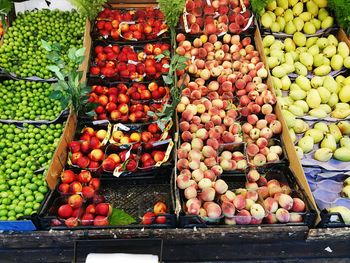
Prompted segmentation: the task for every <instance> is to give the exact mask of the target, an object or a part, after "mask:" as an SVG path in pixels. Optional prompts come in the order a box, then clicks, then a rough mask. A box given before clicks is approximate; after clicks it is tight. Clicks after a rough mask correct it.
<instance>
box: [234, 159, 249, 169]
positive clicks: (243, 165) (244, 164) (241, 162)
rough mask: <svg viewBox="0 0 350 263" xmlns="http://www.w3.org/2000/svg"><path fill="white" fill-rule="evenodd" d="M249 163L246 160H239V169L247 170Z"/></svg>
mask: <svg viewBox="0 0 350 263" xmlns="http://www.w3.org/2000/svg"><path fill="white" fill-rule="evenodd" d="M247 167H248V164H247V161H246V160H239V161H238V162H237V170H245V169H247Z"/></svg>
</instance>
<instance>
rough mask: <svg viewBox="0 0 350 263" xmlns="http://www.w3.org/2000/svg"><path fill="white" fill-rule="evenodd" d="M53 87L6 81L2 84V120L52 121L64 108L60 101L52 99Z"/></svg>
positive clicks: (34, 83) (22, 81)
mask: <svg viewBox="0 0 350 263" xmlns="http://www.w3.org/2000/svg"><path fill="white" fill-rule="evenodd" d="M52 90H53V87H52V85H51V84H49V83H43V82H33V81H24V80H20V81H14V80H5V81H3V82H1V83H0V98H2V99H1V100H0V119H3V120H17V121H24V120H31V121H42V120H48V121H52V120H54V119H56V118H57V117H58V115H59V114H60V113H61V111H62V108H61V105H60V102H59V101H58V100H54V99H50V98H49V95H50V93H51V91H52Z"/></svg>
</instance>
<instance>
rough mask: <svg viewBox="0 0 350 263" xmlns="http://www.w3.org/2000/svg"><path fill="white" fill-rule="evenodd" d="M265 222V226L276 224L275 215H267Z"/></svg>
mask: <svg viewBox="0 0 350 263" xmlns="http://www.w3.org/2000/svg"><path fill="white" fill-rule="evenodd" d="M265 222H266V223H267V224H276V223H277V218H276V215H275V214H268V215H267V216H266V217H265Z"/></svg>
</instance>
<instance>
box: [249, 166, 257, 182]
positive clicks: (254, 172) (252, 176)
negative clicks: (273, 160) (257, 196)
mask: <svg viewBox="0 0 350 263" xmlns="http://www.w3.org/2000/svg"><path fill="white" fill-rule="evenodd" d="M259 178H260V173H259V172H258V171H257V170H256V169H251V170H250V171H249V172H248V174H247V179H248V181H249V182H257V181H258V180H259Z"/></svg>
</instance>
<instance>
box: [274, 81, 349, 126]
mask: <svg viewBox="0 0 350 263" xmlns="http://www.w3.org/2000/svg"><path fill="white" fill-rule="evenodd" d="M275 80H276V79H275ZM349 80H350V78H349V77H347V78H345V77H343V76H342V75H339V76H337V77H336V78H334V77H332V76H325V77H317V76H315V77H313V78H312V79H311V81H310V80H309V79H307V78H306V77H304V76H298V77H297V78H296V80H295V82H293V83H291V84H290V87H289V88H288V90H287V91H285V92H282V96H281V97H279V98H278V100H279V102H280V104H281V105H282V108H283V109H284V113H285V115H286V118H290V119H292V120H293V119H294V118H302V119H305V120H316V121H317V120H319V119H324V120H327V121H335V120H342V119H347V118H348V117H349V116H350V104H349V102H350V98H349V97H348V94H349V93H348V91H349V87H350V86H349V85H348V82H349ZM287 81H288V80H287ZM284 83H285V84H286V82H284ZM277 85H278V84H277ZM277 85H276V88H278V87H277ZM282 85H283V84H282ZM288 85H289V84H288ZM282 89H283V87H282ZM287 92H288V93H287ZM283 93H284V94H283ZM293 125H294V123H293V121H291V122H290V123H289V126H291V127H292V126H293Z"/></svg>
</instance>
